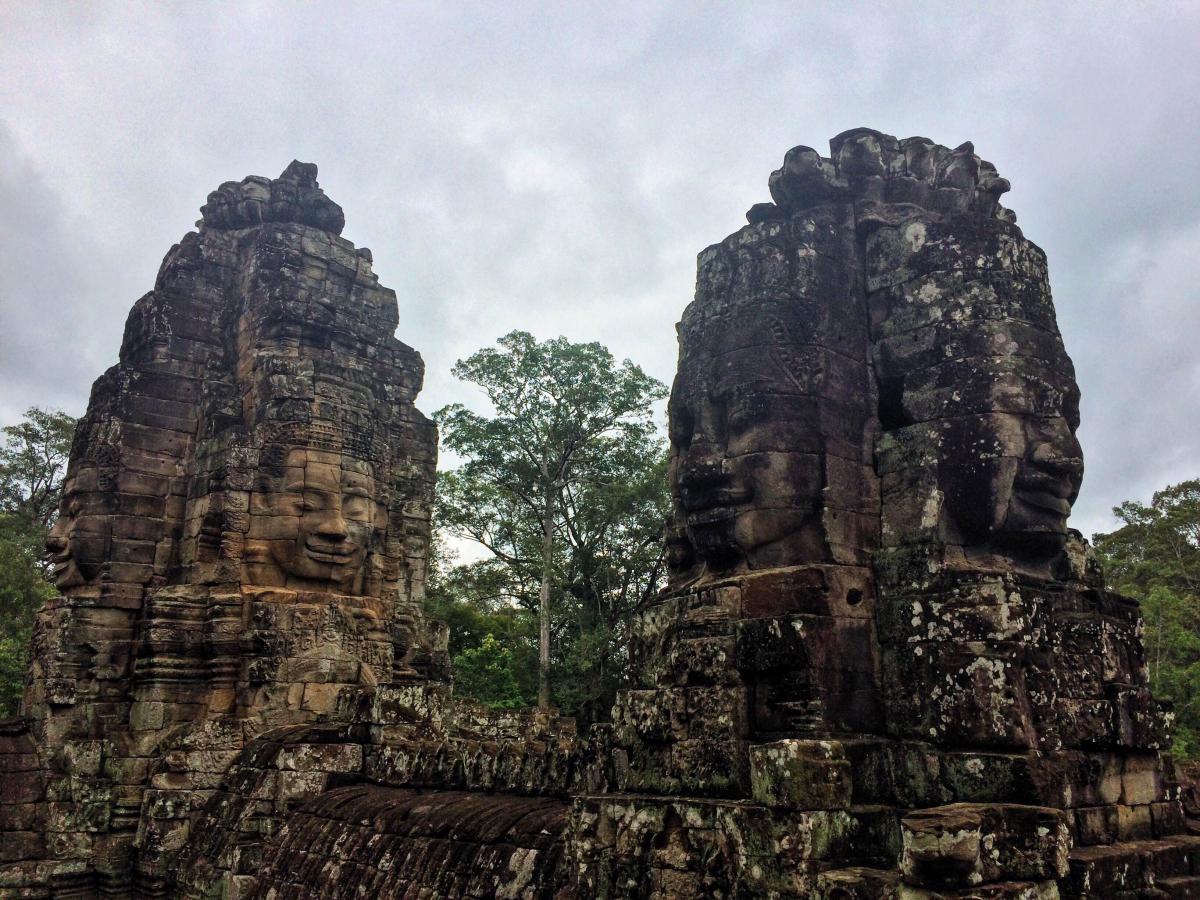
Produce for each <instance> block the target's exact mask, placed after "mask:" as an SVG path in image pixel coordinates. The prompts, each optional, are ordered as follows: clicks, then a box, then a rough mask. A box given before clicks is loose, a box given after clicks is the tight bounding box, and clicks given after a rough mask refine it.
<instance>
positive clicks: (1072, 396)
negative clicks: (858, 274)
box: [865, 209, 1083, 574]
mask: <svg viewBox="0 0 1200 900" xmlns="http://www.w3.org/2000/svg"><path fill="white" fill-rule="evenodd" d="M888 215H889V216H890V220H889V221H888V223H887V224H885V225H883V226H882V227H880V228H878V229H877V230H875V231H873V232H872V233H870V234H869V236H867V238H866V240H865V253H866V269H867V271H868V273H870V274H869V277H868V285H869V286H870V287H872V288H874V290H873V291H871V292H870V293H869V295H868V302H869V304H870V308H871V319H872V331H873V335H872V337H873V341H872V355H873V361H874V364H875V367H876V372H877V374H878V378H879V384H880V419H881V423H882V426H883V432H884V433H883V436H882V438H881V440H880V444H879V460H880V469H881V473H882V474H883V476H884V478H883V492H884V494H883V517H884V521H883V534H884V543H885V545H890V546H893V547H900V546H905V545H909V546H915V545H918V544H924V545H926V546H930V545H933V544H938V545H941V546H943V547H946V548H948V552H949V556H950V557H956V556H957V557H962V561H963V564H964V565H966V566H968V567H969V566H970V565H976V564H978V565H985V566H989V567H990V566H993V565H996V566H1005V567H1008V566H1015V567H1018V568H1020V569H1022V570H1024V571H1027V572H1031V573H1032V572H1035V571H1037V572H1039V573H1040V574H1045V570H1046V566H1047V565H1048V564H1049V563H1050V562H1051V561H1052V560H1053V559H1054V558H1055V557H1056V556H1057V554H1059V552H1060V551H1061V550H1062V549H1063V547H1064V546H1065V543H1066V539H1067V517H1068V516H1069V515H1070V512H1071V505H1072V504H1073V503H1074V501H1075V498H1076V497H1077V496H1078V494H1079V487H1080V482H1081V480H1082V477H1083V454H1082V451H1081V450H1080V447H1079V442H1078V441H1077V440H1076V437H1075V432H1076V429H1077V428H1078V426H1079V387H1078V385H1077V384H1076V381H1075V372H1074V368H1073V366H1072V364H1071V360H1070V357H1068V356H1067V353H1066V350H1065V349H1064V347H1063V342H1062V338H1061V336H1060V335H1059V332H1058V326H1057V324H1056V322H1055V319H1054V311H1053V304H1052V301H1051V299H1050V285H1049V280H1048V276H1047V270H1046V261H1045V256H1044V254H1043V253H1042V252H1041V251H1040V250H1039V249H1038V248H1037V247H1036V246H1034V245H1033V244H1032V243H1031V242H1029V241H1028V240H1026V239H1025V238H1024V236H1023V235H1022V234H1021V232H1020V230H1019V229H1017V227H1016V226H1015V225H1013V224H1012V223H1010V222H1006V221H1002V220H999V219H976V220H968V219H963V220H958V219H945V220H940V219H937V218H934V217H931V216H929V215H928V214H925V213H922V212H919V211H917V212H914V211H911V210H907V209H902V210H897V211H895V212H892V213H889V214H888ZM880 218H881V219H883V218H886V216H884V215H883V214H880Z"/></svg>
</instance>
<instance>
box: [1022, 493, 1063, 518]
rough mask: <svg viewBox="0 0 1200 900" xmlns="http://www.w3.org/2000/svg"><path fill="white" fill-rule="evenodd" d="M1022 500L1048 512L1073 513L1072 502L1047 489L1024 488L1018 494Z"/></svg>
mask: <svg viewBox="0 0 1200 900" xmlns="http://www.w3.org/2000/svg"><path fill="white" fill-rule="evenodd" d="M1017 496H1018V497H1019V498H1020V500H1021V502H1023V503H1025V504H1026V505H1028V506H1034V507H1037V508H1038V509H1044V510H1046V511H1047V512H1052V513H1056V514H1058V515H1062V516H1066V515H1070V513H1071V503H1070V501H1068V500H1067V499H1066V498H1065V497H1059V496H1057V495H1056V494H1052V493H1048V492H1046V491H1035V490H1022V491H1020V492H1019V493H1018V495H1017Z"/></svg>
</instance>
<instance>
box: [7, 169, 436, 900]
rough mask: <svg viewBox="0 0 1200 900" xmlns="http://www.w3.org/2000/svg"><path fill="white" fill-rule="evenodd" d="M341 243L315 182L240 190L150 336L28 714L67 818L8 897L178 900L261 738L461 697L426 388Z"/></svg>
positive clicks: (178, 260) (116, 376) (80, 522)
mask: <svg viewBox="0 0 1200 900" xmlns="http://www.w3.org/2000/svg"><path fill="white" fill-rule="evenodd" d="M343 221H344V220H343V217H342V213H341V210H340V208H339V207H338V206H337V204H335V203H333V202H332V201H331V200H329V199H328V198H327V197H326V196H325V195H324V193H323V192H322V191H321V189H320V187H319V186H318V184H317V182H316V167H315V166H312V165H309V164H303V163H293V164H292V165H290V166H289V167H288V168H287V170H285V172H284V173H283V175H281V176H280V178H278V179H275V180H268V179H263V178H248V179H245V180H244V181H243V182H241V183H240V184H234V183H229V184H226V185H222V187H221V188H220V189H219V190H218V191H217V192H215V193H214V194H212V195H210V197H209V200H208V203H206V204H205V206H204V208H203V209H202V218H201V220H200V222H199V223H198V225H199V230H198V231H197V232H193V233H191V234H188V235H186V236H185V237H184V239H183V240H182V241H181V242H180V244H179V245H177V246H176V247H174V248H172V250H171V251H170V252H169V253H168V254H167V257H166V259H165V260H164V261H163V266H162V269H161V271H160V272H159V275H158V279H157V283H156V286H155V289H154V290H153V291H152V292H150V293H149V294H147V295H146V296H145V297H143V298H142V299H141V300H139V301H138V302H137V304H136V305H135V306H134V308H133V310H132V312H131V313H130V317H129V321H128V323H127V325H126V329H125V337H124V340H123V343H122V348H121V358H120V362H119V363H118V365H117V366H115V367H113V368H112V369H110V370H109V371H108V372H107V373H105V375H104V376H102V377H101V378H100V379H99V380H98V381H97V382H96V385H95V387H94V388H93V392H92V398H91V402H90V403H89V406H88V411H87V414H86V415H85V417H84V418H83V420H82V421H81V423H80V427H79V429H78V434H77V438H76V441H75V446H74V447H73V449H72V454H71V461H70V465H69V468H68V473H67V481H66V490H65V492H64V497H63V502H62V511H61V516H60V519H59V522H58V524H57V525H56V527H55V529H54V532H53V533H52V534H51V536H50V539H49V540H48V542H47V550H48V552H49V554H50V556H51V559H52V561H53V562H54V565H55V570H54V571H55V576H56V582H57V586H58V588H59V591H60V593H61V596H60V597H58V598H56V599H54V600H53V601H51V602H50V603H49V604H47V606H46V608H45V610H43V611H42V613H41V615H40V619H39V623H38V629H37V634H36V637H35V650H36V652H35V658H34V660H33V663H32V667H31V671H30V682H29V690H28V693H27V697H26V702H25V710H24V711H25V714H26V716H27V720H26V721H27V724H26V728H27V729H28V733H29V735H30V737H31V738H32V740H33V742H34V744H35V746H37V749H38V753H39V765H38V766H37V767H33V768H30V769H29V771H31V772H32V771H35V770H36V771H37V772H38V777H39V778H40V779H41V780H42V782H43V783H44V788H43V790H44V791H45V793H44V794H43V795H42V796H41V797H39V798H38V800H39V802H41V803H42V805H41V806H40V807H39V810H40V811H39V812H37V813H36V815H35V820H36V822H37V824H38V828H36V829H34V828H30V829H28V830H29V831H31V832H32V833H34V834H35V836H36V840H34V841H33V844H34V845H35V846H32V847H27V848H25V850H24V852H23V853H22V855H20V856H17V857H14V858H13V862H14V863H15V864H16V865H15V867H14V869H13V871H12V872H6V874H5V878H8V879H9V881H8V882H6V884H8V883H11V884H20V883H22V881H21V879H22V878H23V879H25V882H27V883H28V885H29V886H30V888H31V889H32V887H33V886H34V885H38V884H41V885H43V886H44V885H46V884H49V885H51V886H52V887H53V886H54V884H55V883H56V881H55V880H56V879H57V880H58V881H62V882H63V883H64V884H66V883H72V884H77V885H78V886H80V887H79V889H80V890H83V891H84V892H85V893H86V892H88V891H100V890H104V891H107V892H109V893H110V894H114V895H121V894H122V893H123V892H129V891H132V890H135V889H136V890H137V891H138V892H140V893H141V894H142V895H146V896H152V895H154V894H155V893H162V892H166V891H168V885H169V882H170V879H171V877H172V859H173V858H174V856H175V855H176V853H177V852H178V851H179V850H180V849H181V847H182V846H183V844H184V842H185V841H186V839H187V834H188V829H189V819H190V816H191V814H192V813H193V812H194V810H195V808H196V807H197V806H198V805H199V804H201V803H202V802H203V800H204V798H205V797H206V796H208V795H209V794H211V793H212V791H213V790H214V789H215V788H216V787H217V786H218V784H219V782H220V780H221V778H222V777H223V775H224V773H225V770H226V768H227V767H228V766H229V764H230V763H231V762H232V760H233V759H234V758H236V757H237V756H238V754H239V753H240V752H242V751H243V749H244V748H245V747H247V746H248V745H252V744H253V741H254V739H255V737H256V735H259V734H262V733H269V732H270V731H271V730H272V729H275V728H279V727H286V726H292V725H297V724H301V723H305V722H311V721H313V720H314V719H315V718H316V717H319V716H325V717H329V716H333V715H335V714H336V712H337V710H338V709H339V702H340V703H342V706H343V707H346V708H347V709H350V710H353V709H355V708H356V706H355V704H354V703H353V702H350V701H348V700H346V699H345V698H343V697H342V694H343V692H347V691H349V692H350V693H351V694H354V693H355V692H359V693H362V692H366V693H370V692H371V691H373V690H375V689H376V688H377V686H379V685H389V684H393V683H402V682H412V683H413V684H416V685H417V686H418V688H419V689H421V690H425V687H423V686H436V685H437V684H439V683H441V682H444V681H445V678H446V660H445V650H444V647H445V644H444V636H441V637H439V632H438V631H437V629H433V630H432V631H431V630H430V629H427V628H426V627H425V624H424V622H423V617H422V615H421V597H422V585H423V582H424V577H425V552H426V547H427V545H428V538H429V504H430V501H431V498H432V485H433V466H434V460H435V453H436V435H435V432H434V428H433V426H432V423H430V422H429V420H428V419H426V418H425V417H424V416H423V415H422V414H421V413H420V412H419V411H418V410H417V409H416V407H415V406H414V399H415V397H416V394H417V391H418V390H419V389H420V385H421V379H422V363H421V360H420V357H419V356H418V355H417V354H416V352H415V351H413V350H412V349H411V348H409V347H407V346H405V345H404V344H402V343H400V342H399V341H397V340H396V339H395V338H394V337H393V336H392V334H393V332H394V330H395V328H396V324H397V321H398V315H397V306H396V300H395V295H394V294H393V293H392V292H391V291H390V290H388V289H387V288H384V287H382V286H380V285H379V283H378V279H377V278H376V277H375V275H374V274H373V273H372V271H371V255H370V253H369V251H366V250H357V249H355V248H354V246H353V245H352V244H350V243H349V242H348V241H345V240H343V239H341V238H340V237H338V236H337V235H338V233H339V232H340V231H341V228H342V224H343ZM431 689H434V693H436V689H435V688H431ZM431 702H432V701H431ZM6 777H7V776H6ZM30 777H33V776H30ZM311 780H312V779H310V781H311ZM5 784H6V787H5V796H6V797H7V796H8V790H9V787H8V781H7V780H6V782H5ZM314 784H315V782H314ZM64 879H65V881H64ZM53 889H54V890H58V889H59V888H58V887H53ZM64 889H65V888H64Z"/></svg>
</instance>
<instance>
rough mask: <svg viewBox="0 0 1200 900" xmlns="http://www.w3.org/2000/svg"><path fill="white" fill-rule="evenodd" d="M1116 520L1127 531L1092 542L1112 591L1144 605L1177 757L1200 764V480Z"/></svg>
mask: <svg viewBox="0 0 1200 900" xmlns="http://www.w3.org/2000/svg"><path fill="white" fill-rule="evenodd" d="M1113 514H1114V515H1115V516H1116V517H1117V518H1118V519H1120V521H1121V522H1122V525H1121V527H1120V528H1118V529H1117V530H1116V531H1113V532H1110V533H1108V534H1097V535H1094V536H1093V539H1092V541H1093V543H1094V544H1095V547H1096V550H1097V551H1098V552H1099V554H1100V557H1101V560H1102V561H1103V563H1104V568H1105V573H1106V575H1107V577H1108V583H1109V586H1110V587H1112V588H1113V589H1114V590H1117V591H1120V592H1122V593H1125V594H1128V595H1130V596H1132V597H1136V598H1137V599H1138V600H1140V601H1141V604H1142V617H1143V619H1144V620H1145V623H1146V632H1145V635H1146V656H1147V662H1148V664H1149V669H1150V684H1151V687H1152V688H1153V690H1154V692H1155V694H1156V695H1158V696H1159V697H1161V698H1164V699H1167V700H1170V701H1171V702H1172V703H1173V705H1174V707H1175V717H1176V718H1175V752H1176V754H1177V755H1179V756H1181V757H1187V758H1197V757H1200V479H1193V480H1191V481H1184V482H1182V483H1180V484H1175V485H1170V486H1168V487H1166V488H1164V489H1163V490H1161V491H1157V492H1156V493H1155V494H1154V496H1153V498H1151V501H1150V504H1149V505H1146V504H1143V503H1139V502H1137V501H1134V500H1127V501H1125V502H1124V503H1122V504H1121V505H1120V506H1118V507H1116V508H1114V509H1113Z"/></svg>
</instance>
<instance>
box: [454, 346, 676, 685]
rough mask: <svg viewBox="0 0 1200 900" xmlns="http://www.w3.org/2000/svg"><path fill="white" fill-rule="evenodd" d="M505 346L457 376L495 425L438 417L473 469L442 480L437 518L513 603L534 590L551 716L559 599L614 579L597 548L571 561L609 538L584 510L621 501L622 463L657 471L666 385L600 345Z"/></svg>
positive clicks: (541, 676) (462, 365) (482, 419)
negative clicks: (569, 586)
mask: <svg viewBox="0 0 1200 900" xmlns="http://www.w3.org/2000/svg"><path fill="white" fill-rule="evenodd" d="M497 344H498V345H499V346H498V348H484V349H482V350H480V351H478V352H477V353H475V354H473V355H471V356H470V357H468V358H467V359H465V360H460V361H459V362H458V363H457V364H456V365H455V367H454V374H455V375H456V376H457V377H458V378H460V379H462V380H464V381H468V382H470V383H472V384H475V385H478V386H479V387H480V388H482V389H483V392H484V394H485V396H486V397H487V400H488V403H489V404H490V406H491V408H492V409H493V410H494V415H491V416H485V415H481V414H479V413H476V412H473V411H472V410H470V409H468V408H467V407H465V406H463V405H462V404H453V405H451V406H447V407H445V408H443V409H441V410H439V411H438V413H437V414H436V416H435V418H436V419H437V421H438V424H439V426H440V427H441V430H442V441H443V443H444V444H445V446H446V447H447V448H448V449H449V450H451V451H453V452H454V453H455V454H457V455H458V456H460V457H461V458H463V459H464V460H465V461H464V462H463V464H462V465H461V466H459V467H458V468H457V469H455V470H454V471H453V472H449V473H445V474H443V475H441V476H440V479H441V480H440V487H439V495H440V496H439V503H438V516H439V522H440V523H441V525H442V526H443V527H445V528H447V529H448V530H449V531H450V532H451V533H456V534H458V535H460V536H462V537H466V538H469V539H472V540H475V541H477V542H478V543H480V544H481V545H482V546H484V547H485V548H487V550H488V551H489V553H490V554H491V556H492V558H493V559H494V560H495V561H496V562H497V563H498V564H500V565H502V566H503V567H505V569H506V571H507V573H508V575H509V583H510V586H511V590H512V592H513V594H514V595H515V596H517V597H519V598H522V599H523V600H526V602H527V598H528V597H529V594H530V591H531V589H532V587H533V585H534V584H536V586H537V616H538V705H539V706H541V707H543V708H546V707H549V706H550V703H551V656H552V652H551V645H552V634H551V632H552V619H553V615H552V598H553V597H554V596H555V595H556V594H559V595H561V594H562V592H563V583H564V579H565V578H566V577H567V576H568V574H569V575H570V577H572V578H575V579H578V586H577V589H578V591H581V592H586V590H587V588H586V587H585V585H587V584H589V583H590V584H591V585H593V586H594V585H595V584H597V583H599V582H598V581H597V579H600V578H602V577H607V576H602V574H601V569H602V568H603V566H602V565H601V562H602V561H603V554H602V553H601V552H600V550H599V544H596V552H597V554H598V555H597V556H596V558H595V559H594V560H593V561H592V562H591V563H584V562H582V557H580V556H578V555H577V554H576V553H574V552H571V551H575V550H577V549H578V548H579V547H580V546H582V545H583V544H584V543H586V542H587V539H588V538H594V539H596V540H600V539H602V538H603V537H604V535H606V534H607V532H606V531H605V529H603V528H599V529H597V528H596V527H595V526H594V525H586V524H585V522H584V519H583V517H582V516H581V515H580V510H581V509H582V506H581V504H583V503H586V502H587V500H588V498H589V497H596V496H598V493H597V492H600V493H606V492H607V493H608V494H611V495H612V496H614V497H615V496H616V495H617V494H619V493H620V491H621V490H622V489H623V488H622V483H627V481H628V476H629V475H630V474H631V473H629V472H628V471H626V470H624V469H623V468H622V467H621V465H620V464H619V462H618V461H619V460H623V461H625V462H626V463H628V462H630V461H636V462H637V463H638V464H639V465H640V466H641V467H642V468H644V467H645V466H644V464H645V463H646V462H647V461H649V462H650V463H651V464H652V465H653V464H657V463H658V461H659V459H660V458H661V456H662V454H663V450H662V446H661V441H659V439H658V438H657V435H656V431H655V427H654V422H653V417H652V413H651V404H652V403H653V402H654V401H656V400H659V399H662V398H663V397H665V396H666V387H665V386H664V385H663V384H662V383H660V382H658V381H656V380H655V379H653V378H651V377H650V376H648V375H647V374H646V373H645V372H643V371H642V369H641V368H640V367H638V366H636V365H634V364H633V363H631V362H629V361H628V360H626V361H625V362H623V363H621V364H620V365H617V364H616V362H615V360H614V359H613V356H612V354H611V353H609V351H608V350H607V349H606V348H605V347H603V346H602V345H600V344H598V343H589V344H574V343H571V342H569V341H567V340H566V339H565V338H561V337H560V338H555V339H552V340H548V341H542V342H539V341H537V340H536V339H535V338H534V337H533V336H532V335H530V334H528V333H527V332H523V331H514V332H512V333H510V334H507V335H505V336H504V337H502V338H500V339H499V340H498V341H497ZM658 524H659V526H661V520H660V521H659V523H658ZM593 543H594V541H593ZM568 548H570V551H568ZM589 579H590V581H589ZM612 581H613V579H612V578H611V577H609V584H610V586H611V583H612Z"/></svg>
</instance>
